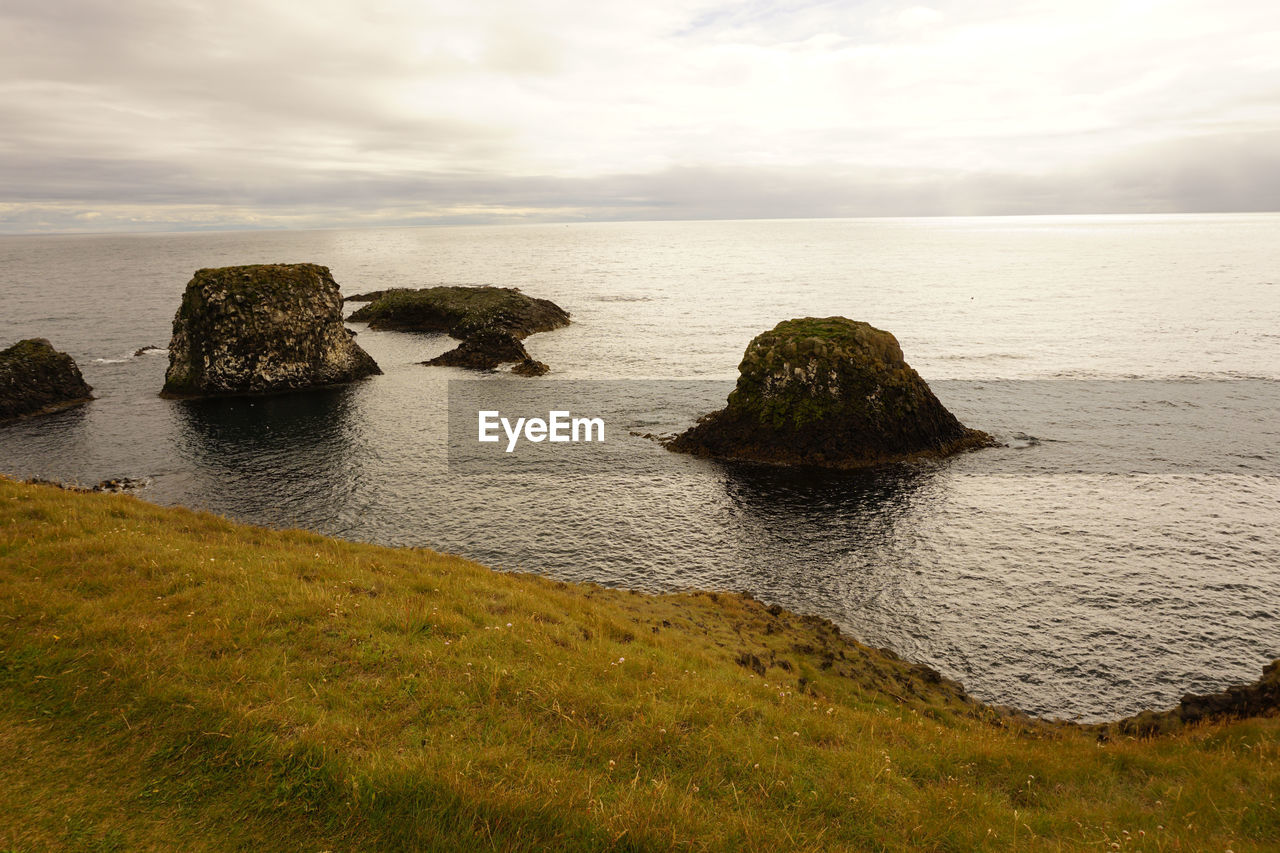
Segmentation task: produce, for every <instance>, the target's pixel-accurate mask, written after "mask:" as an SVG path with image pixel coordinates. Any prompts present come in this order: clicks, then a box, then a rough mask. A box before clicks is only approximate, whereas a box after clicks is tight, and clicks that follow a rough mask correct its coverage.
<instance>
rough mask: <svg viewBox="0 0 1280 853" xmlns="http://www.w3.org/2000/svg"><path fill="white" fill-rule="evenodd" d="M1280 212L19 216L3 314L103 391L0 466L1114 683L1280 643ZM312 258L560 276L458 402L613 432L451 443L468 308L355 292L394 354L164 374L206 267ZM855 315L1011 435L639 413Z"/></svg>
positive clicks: (1010, 687) (1067, 712) (1199, 667)
mask: <svg viewBox="0 0 1280 853" xmlns="http://www.w3.org/2000/svg"><path fill="white" fill-rule="evenodd" d="M1277 234H1280V216H1278V215H1270V214H1267V215H1212V216H1208V215H1206V216H1150V217H1120V216H1113V217H1015V218H987V219H899V220H821V221H754V222H684V223H608V224H575V225H529V226H508V227H457V228H434V229H385V230H340V231H311V232H247V233H218V234H174V235H137V236H84V237H81V236H60V237H0V296H2V297H3V300H4V303H3V304H4V311H3V312H2V313H0V347H2V346H8V345H9V344H10V343H13V342H14V341H16V340H18V339H20V338H24V337H36V336H38V337H46V338H49V339H50V340H51V341H52V343H53V344H54V346H56V347H57V348H59V349H61V350H65V351H67V352H69V353H70V354H71V355H73V356H74V357H75V358H76V360H77V361H78V362H79V363H80V365H81V368H82V370H83V372H84V374H85V378H86V379H87V380H88V381H89V383H90V384H91V385H93V386H94V388H95V393H96V394H97V396H98V399H97V400H96V401H94V402H93V403H90V404H89V405H87V406H85V407H81V408H79V409H76V410H73V411H69V412H65V413H61V414H58V415H54V416H50V417H47V418H42V419H38V420H30V421H25V422H20V423H17V424H11V425H8V426H0V472H2V473H5V474H8V475H12V476H18V477H31V476H42V477H48V478H54V479H61V480H75V481H79V482H83V483H93V482H97V481H99V480H103V479H107V478H110V477H126V476H127V477H139V478H146V480H147V482H148V485H147V486H146V487H145V488H143V489H142V490H141V491H140V492H139V494H140V496H141V497H143V498H145V499H147V500H151V501H155V502H157V503H162V504H184V505H188V506H198V507H205V508H208V509H211V510H213V511H216V512H219V513H222V514H225V515H228V516H230V517H233V518H236V519H240V520H244V521H249V522H254V523H259V524H266V525H271V526H301V527H306V528H310V529H314V530H318V531H321V532H324V533H329V534H333V535H337V536H341V537H344V538H349V539H359V540H368V541H374V542H381V543H387V544H397V545H423V546H430V547H432V548H436V549H439V550H443V551H450V552H455V553H459V554H463V555H465V556H468V557H472V558H474V559H477V560H479V561H481V562H484V563H487V564H489V565H492V566H495V567H498V568H502V569H514V570H523V571H533V572H539V573H542V574H546V575H549V576H553V577H558V578H564V579H571V580H591V581H596V582H598V583H602V584H608V585H616V586H625V587H634V588H640V589H645V590H653V591H662V590H673V589H686V588H710V589H726V590H750V591H751V592H753V593H754V594H755V595H756V596H757V597H758V598H760V599H762V600H765V601H768V602H777V603H780V604H782V605H784V606H786V607H788V608H791V609H794V610H797V611H801V612H805V613H816V614H820V615H822V616H825V617H828V618H830V619H832V620H833V621H835V622H836V623H837V624H839V625H840V626H841V627H843V628H845V629H846V630H847V631H848V632H849V633H850V634H852V635H853V636H854V637H856V638H858V639H860V640H862V641H864V642H868V643H870V644H873V645H878V646H888V647H890V648H892V649H894V650H896V651H897V652H899V653H900V654H902V655H903V656H904V657H908V658H911V659H913V660H917V661H921V662H925V663H928V664H930V665H932V666H934V667H935V668H937V669H939V670H940V671H942V672H943V673H944V674H946V675H948V676H951V677H954V678H957V679H959V680H960V681H962V682H963V683H964V684H965V685H966V687H968V688H969V690H970V691H971V692H972V693H973V694H974V695H976V696H978V697H979V698H981V699H984V700H986V701H991V702H998V703H1007V704H1012V705H1016V706H1018V707H1022V708H1025V709H1027V710H1030V711H1033V712H1037V713H1042V714H1049V715H1054V716H1062V717H1079V718H1082V719H1097V718H1106V717H1114V716H1119V715H1122V714H1126V713H1131V712H1133V711H1135V710H1137V709H1139V708H1143V707H1165V706H1169V705H1172V704H1174V703H1176V701H1177V699H1178V698H1179V697H1180V696H1181V695H1182V694H1183V693H1185V692H1188V691H1192V692H1204V691H1209V690H1216V689H1220V688H1222V687H1223V686H1225V685H1227V684H1230V683H1234V682H1238V681H1246V680H1253V679H1254V678H1256V677H1257V675H1258V672H1259V669H1260V667H1261V666H1262V664H1263V663H1265V662H1266V661H1267V660H1269V659H1271V658H1273V657H1278V656H1280V630H1278V629H1280V523H1277V522H1280V451H1278V450H1277V446H1278V445H1280V425H1277V417H1276V416H1277V413H1278V412H1280V241H1278V240H1277V239H1276V236H1277ZM302 261H311V262H315V263H320V264H325V265H328V266H329V267H331V268H332V270H333V273H334V276H335V278H336V279H337V281H338V282H339V284H340V285H341V286H342V287H343V290H344V291H345V292H347V293H355V292H358V291H363V290H372V289H379V288H385V287H394V286H413V287H422V286H428V285H434V284H501V285H515V286H519V287H521V288H522V289H523V290H525V291H526V292H528V293H530V294H531V295H534V296H542V297H547V298H550V299H553V300H555V301H556V302H557V303H559V304H560V305H562V306H563V307H564V308H566V309H567V310H569V311H570V312H571V313H572V314H573V320H574V322H573V325H571V326H569V327H567V328H565V329H561V330H558V331H555V332H550V333H545V334H539V335H534V336H532V337H530V338H529V339H527V341H526V345H527V347H528V349H529V351H530V353H531V354H532V355H533V357H534V358H537V359H539V360H541V361H544V362H546V363H547V364H549V365H550V366H551V368H552V371H553V372H552V373H551V374H550V375H549V376H548V377H546V378H545V379H533V380H525V379H522V380H519V382H520V383H524V384H521V385H516V386H513V385H508V383H511V382H513V381H514V380H512V379H510V378H509V377H507V376H504V375H503V374H490V375H485V376H483V377H481V378H480V381H479V382H476V381H472V382H467V383H465V384H462V383H458V382H454V383H452V385H453V396H454V402H455V413H456V405H457V401H458V395H459V394H471V395H473V396H474V395H475V394H477V393H480V394H481V395H482V396H483V395H485V394H488V395H493V398H494V399H497V400H502V399H514V398H513V397H511V396H510V395H517V396H519V395H524V396H525V398H526V402H527V403H529V405H535V404H536V405H544V406H552V405H557V403H556V401H557V400H561V399H564V400H566V403H565V405H567V406H569V407H572V408H573V409H574V412H575V414H578V413H579V410H582V412H581V413H583V414H593V415H594V414H602V415H607V421H608V423H609V425H610V430H611V432H610V434H609V436H608V441H607V442H606V445H607V446H606V447H605V448H598V449H597V452H593V453H564V454H551V453H547V452H543V453H541V454H539V455H537V456H536V458H535V457H529V456H523V457H522V456H519V454H513V456H512V458H509V459H500V458H491V459H489V460H488V461H482V462H474V461H468V460H466V459H461V458H460V457H459V456H458V455H457V453H451V452H450V447H449V441H448V431H447V429H446V425H447V424H448V420H449V412H448V404H449V400H450V385H451V383H450V380H461V379H472V380H474V379H475V378H476V377H475V375H474V374H469V373H466V372H464V371H461V370H456V369H450V368H428V367H423V366H420V365H418V364H417V362H420V361H422V360H424V359H427V358H431V357H433V356H435V355H438V354H440V353H441V352H444V351H445V350H446V349H449V348H451V347H452V346H453V345H454V343H455V342H453V341H451V340H450V339H448V338H447V337H444V336H441V335H413V334H404V333H394V332H373V331H369V330H367V329H364V328H363V327H362V326H359V325H356V326H355V328H356V329H357V330H358V331H359V337H358V341H359V343H360V344H361V345H362V346H363V347H364V348H365V349H367V350H368V351H369V353H370V354H372V355H373V356H374V358H375V359H377V361H378V363H379V364H380V365H381V366H382V368H383V370H384V371H385V375H383V376H378V377H374V378H373V379H371V380H368V381H365V382H361V383H358V384H356V385H353V386H350V387H348V388H344V389H340V390H333V391H321V392H314V393H308V394H298V395H291V396H286V397H274V398H264V399H253V400H247V399H242V400H224V401H208V402H176V401H169V400H162V399H160V398H159V397H158V396H157V392H158V391H159V389H160V387H161V385H162V383H163V377H164V370H165V367H166V365H167V357H166V355H165V354H164V353H147V354H143V355H138V356H134V355H133V353H134V352H135V351H136V350H138V349H139V348H141V347H144V346H147V345H158V346H164V345H165V344H166V343H167V341H168V337H169V333H170V324H171V322H172V320H173V314H174V312H175V310H176V309H177V306H178V302H179V299H180V297H181V293H182V290H183V287H184V286H185V284H186V282H187V281H188V279H190V277H191V274H192V273H193V272H194V271H195V270H196V269H197V268H199V267H206V266H221V265H228V264H242V263H265V262H302ZM837 314H838V315H844V316H848V317H851V318H853V319H858V320H865V321H868V322H870V323H872V324H873V325H876V326H878V327H880V328H883V329H887V330H889V331H891V332H893V333H894V334H895V335H896V336H897V337H898V340H899V342H900V343H901V344H902V348H903V351H904V353H905V354H906V357H907V360H908V362H910V363H911V365H912V366H913V367H915V368H916V369H917V370H918V371H919V372H920V373H921V374H922V375H923V376H924V377H925V379H926V380H928V381H929V382H930V384H931V385H932V386H933V388H934V390H935V392H937V393H938V396H939V397H940V398H941V399H942V400H943V402H944V403H946V404H947V405H948V406H949V407H950V408H951V409H952V411H954V412H955V413H956V414H957V415H958V416H959V417H960V418H961V420H962V421H964V422H965V423H966V424H968V425H969V426H972V427H976V428H979V429H983V430H986V431H988V432H990V433H992V434H994V435H996V436H997V437H999V438H1001V439H1002V440H1004V441H1006V442H1007V443H1008V444H1009V446H1008V447H1006V448H1000V449H993V450H983V451H979V452H976V453H972V454H967V455H964V456H961V457H957V458H953V459H951V460H947V461H944V462H942V463H936V464H928V465H913V466H896V467H891V468H885V469H879V470H875V471H868V472H861V473H856V474H845V475H816V474H811V473H799V472H788V471H780V470H772V469H767V468H759V467H754V466H745V465H728V464H722V463H717V462H712V461H707V460H701V459H694V458H690V457H685V456H679V455H676V454H671V453H668V452H666V451H665V450H663V449H662V448H661V447H660V446H658V445H657V444H655V443H654V442H652V441H649V440H646V439H644V438H641V437H638V436H633V435H630V434H629V433H630V432H632V431H634V432H639V433H644V432H670V431H675V430H678V429H682V428H683V427H685V426H687V425H688V424H689V423H691V422H692V421H693V420H694V419H695V418H696V417H698V416H699V415H701V414H704V413H706V412H707V411H710V410H712V409H715V408H719V407H720V406H721V405H722V404H723V400H724V396H725V394H726V393H727V392H728V390H729V388H730V387H731V385H732V380H733V379H734V377H735V376H736V366H737V363H738V360H739V359H740V358H741V355H742V351H743V349H744V348H745V346H746V344H747V342H748V341H749V340H750V339H751V338H752V337H753V336H754V335H756V334H757V333H759V332H761V331H764V330H765V329H768V328H771V327H772V326H773V325H775V324H776V323H777V322H778V321H780V320H783V319H787V318H790V317H798V316H829V315H837ZM560 380H573V381H571V382H561V381H560ZM587 380H591V381H587ZM596 380H609V381H607V382H602V381H596ZM489 385H491V386H492V387H485V386H489ZM503 395H507V396H506V397H504V396H503ZM587 408H594V409H597V410H598V411H586V410H585V409H587ZM529 413H530V412H528V411H523V412H521V414H529ZM455 432H456V431H455ZM455 439H456V435H455ZM455 443H456V442H455ZM517 457H518V458H517Z"/></svg>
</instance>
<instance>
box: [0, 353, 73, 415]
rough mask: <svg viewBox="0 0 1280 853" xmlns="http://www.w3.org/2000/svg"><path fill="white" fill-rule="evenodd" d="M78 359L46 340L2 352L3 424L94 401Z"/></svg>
mask: <svg viewBox="0 0 1280 853" xmlns="http://www.w3.org/2000/svg"><path fill="white" fill-rule="evenodd" d="M92 392H93V389H92V388H90V387H89V385H88V384H87V383H86V382H85V381H84V377H83V376H82V375H81V374H80V368H79V367H78V366H77V365H76V362H75V359H73V358H72V357H71V356H69V355H67V354H66V353H65V352H58V351H57V350H56V349H54V348H53V345H52V344H50V343H49V342H48V341H47V340H45V339H44V338H28V339H27V340H24V341H18V342H17V343H16V344H14V345H13V346H11V347H9V348H8V349H6V350H3V351H0V422H4V421H11V420H16V419H18V418H25V417H31V416H34V415H43V414H48V413H50V412H56V411H59V410H61V409H66V408H68V407H70V406H78V405H79V404H81V403H87V402H88V401H89V400H92V399H93V393H92Z"/></svg>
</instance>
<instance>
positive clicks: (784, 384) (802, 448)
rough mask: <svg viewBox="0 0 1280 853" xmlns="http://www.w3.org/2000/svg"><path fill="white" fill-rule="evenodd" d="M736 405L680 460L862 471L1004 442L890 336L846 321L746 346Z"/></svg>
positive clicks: (687, 437) (682, 444)
mask: <svg viewBox="0 0 1280 853" xmlns="http://www.w3.org/2000/svg"><path fill="white" fill-rule="evenodd" d="M738 370H739V376H738V384H737V387H736V388H735V389H734V390H733V392H732V393H731V394H730V395H729V400H728V405H727V406H726V407H725V408H724V409H723V410H721V411H719V412H714V413H712V414H710V415H706V416H705V417H703V418H702V419H701V420H699V421H698V423H697V424H695V425H694V426H693V427H692V428H691V429H689V430H688V431H687V432H685V433H683V434H682V435H679V436H677V437H676V438H675V439H674V440H672V441H671V442H670V443H669V444H668V445H667V446H668V447H669V448H670V449H671V450H675V451H679V452H684V453H692V454H695V455H700V456H712V457H717V458H722V459H742V460H752V461H758V462H769V463H774V464H782V465H812V466H819V467H824V468H860V467H866V466H869V465H876V464H879V463H883V462H893V461H898V460H904V459H912V458H919V457H937V456H945V455H948V454H951V453H956V452H958V451H961V450H968V449H971V448H976V447H988V446H992V445H994V444H996V442H995V441H994V440H993V439H992V438H991V436H989V435H987V434H986V433H984V432H980V431H978V430H973V429H969V428H968V427H966V426H964V425H963V424H961V423H960V422H959V421H958V420H956V418H955V416H954V415H952V414H951V413H950V412H949V411H947V409H946V408H945V407H944V406H943V405H942V403H940V402H939V401H938V398H937V397H935V396H934V394H933V392H932V391H930V390H929V386H928V385H927V384H925V381H924V380H923V379H921V378H920V375H919V374H918V373H916V372H915V371H914V370H913V369H912V368H911V367H910V366H909V365H908V364H907V363H906V361H905V360H903V357H902V349H901V348H900V347H899V346H898V341H897V340H896V339H895V338H894V336H893V335H891V334H890V333H888V332H885V331H882V330H880V329H877V328H875V327H873V326H871V325H869V324H867V323H860V322H857V321H854V320H848V319H846V318H844V317H827V318H824V319H816V318H813V317H806V318H803V319H798V320H787V321H785V322H782V323H779V324H778V325H777V326H775V327H774V328H773V329H772V330H771V331H768V332H765V333H764V334H762V335H759V336H757V337H756V338H755V339H754V340H752V341H751V343H750V344H749V345H748V346H747V350H746V353H745V355H744V356H743V358H742V363H741V364H740V365H739V367H738Z"/></svg>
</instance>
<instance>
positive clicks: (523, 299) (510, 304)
mask: <svg viewBox="0 0 1280 853" xmlns="http://www.w3.org/2000/svg"><path fill="white" fill-rule="evenodd" d="M375 295H378V298H377V299H375V300H374V301H372V302H370V303H369V304H368V305H366V306H364V307H363V308H360V309H358V310H356V311H355V312H354V313H352V315H351V316H350V317H349V318H347V319H349V320H351V321H353V322H359V323H368V324H369V328H370V329H386V330H390V331H399V332H447V333H448V334H450V335H452V336H453V337H455V338H458V339H460V340H466V339H467V338H468V337H470V336H471V335H473V334H475V333H476V332H479V331H484V330H488V331H504V332H510V333H511V334H513V335H515V336H516V337H517V338H526V337H528V336H529V335H532V334H534V333H536V332H549V331H551V330H552V329H558V328H560V327H561V326H567V325H569V313H568V312H567V311H565V310H564V309H563V308H561V307H560V306H559V305H556V304H555V303H554V302H552V301H551V300H549V299H535V298H534V297H532V296H526V295H525V294H523V293H521V292H520V290H519V289H518V288H515V287H455V286H440V287H427V288H424V289H422V290H396V289H393V290H388V291H380V292H375Z"/></svg>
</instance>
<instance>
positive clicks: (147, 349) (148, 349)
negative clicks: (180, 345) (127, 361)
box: [133, 346, 165, 358]
mask: <svg viewBox="0 0 1280 853" xmlns="http://www.w3.org/2000/svg"><path fill="white" fill-rule="evenodd" d="M164 351H165V349H164V347H153V346H145V347H142V348H140V349H136V350H134V351H133V355H134V358H137V357H138V356H140V355H146V354H147V353H152V352H164Z"/></svg>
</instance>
